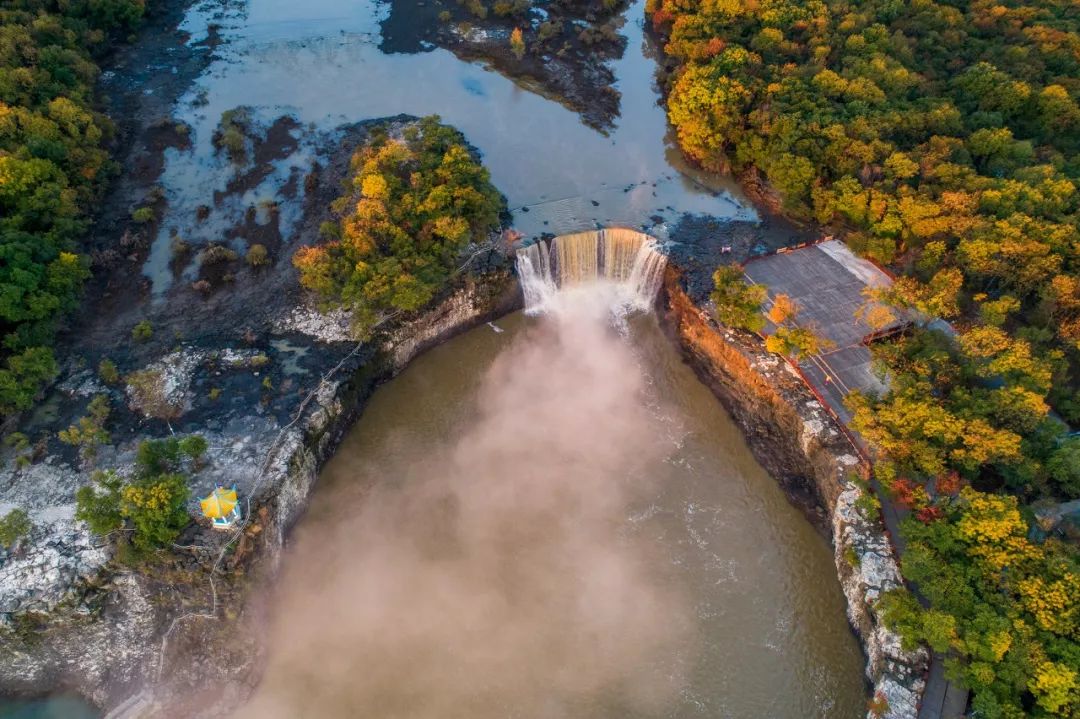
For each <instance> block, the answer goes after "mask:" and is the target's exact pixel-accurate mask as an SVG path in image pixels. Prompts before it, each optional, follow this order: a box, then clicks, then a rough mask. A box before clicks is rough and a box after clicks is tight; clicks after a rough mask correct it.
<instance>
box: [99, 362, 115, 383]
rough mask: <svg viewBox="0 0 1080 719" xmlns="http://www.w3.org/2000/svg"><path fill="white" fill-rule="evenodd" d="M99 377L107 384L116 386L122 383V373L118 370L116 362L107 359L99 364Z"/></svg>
mask: <svg viewBox="0 0 1080 719" xmlns="http://www.w3.org/2000/svg"><path fill="white" fill-rule="evenodd" d="M98 377H100V378H101V381H102V382H104V383H105V384H116V383H117V382H119V381H120V371H119V370H117V368H116V363H115V362H113V361H112V360H111V359H109V358H108V357H105V358H103V359H102V360H101V361H100V362H98Z"/></svg>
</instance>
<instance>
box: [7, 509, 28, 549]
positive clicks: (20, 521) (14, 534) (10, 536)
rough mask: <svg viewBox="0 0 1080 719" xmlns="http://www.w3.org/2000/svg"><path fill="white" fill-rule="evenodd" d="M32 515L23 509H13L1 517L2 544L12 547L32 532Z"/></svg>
mask: <svg viewBox="0 0 1080 719" xmlns="http://www.w3.org/2000/svg"><path fill="white" fill-rule="evenodd" d="M31 526H32V525H31V524H30V517H29V516H27V514H26V512H25V511H24V510H22V509H13V510H11V511H10V512H8V513H7V514H5V515H4V516H3V517H0V546H2V547H4V548H5V549H11V548H12V547H14V546H15V544H16V543H17V542H18V541H19V540H21V539H23V538H25V537H26V536H27V535H29V534H30V529H31Z"/></svg>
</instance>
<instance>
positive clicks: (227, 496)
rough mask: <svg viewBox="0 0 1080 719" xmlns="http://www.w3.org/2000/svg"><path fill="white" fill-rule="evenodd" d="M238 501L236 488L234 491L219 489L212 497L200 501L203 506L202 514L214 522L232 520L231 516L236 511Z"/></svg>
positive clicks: (212, 493) (211, 494)
mask: <svg viewBox="0 0 1080 719" xmlns="http://www.w3.org/2000/svg"><path fill="white" fill-rule="evenodd" d="M237 502H238V500H237V499H236V487H233V488H232V489H225V488H224V487H218V488H217V489H215V490H214V491H213V492H211V493H210V496H209V497H207V498H206V499H202V500H199V504H200V505H201V506H202V513H203V514H204V515H205V516H207V517H209V518H210V519H214V520H225V521H228V520H230V519H232V517H231V516H230V515H232V514H233V511H234V510H235V509H236V505H237Z"/></svg>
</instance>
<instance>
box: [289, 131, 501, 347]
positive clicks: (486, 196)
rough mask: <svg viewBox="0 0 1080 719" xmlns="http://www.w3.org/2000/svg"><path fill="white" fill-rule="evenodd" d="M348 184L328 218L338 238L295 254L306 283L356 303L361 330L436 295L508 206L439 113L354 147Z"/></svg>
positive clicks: (332, 301)
mask: <svg viewBox="0 0 1080 719" xmlns="http://www.w3.org/2000/svg"><path fill="white" fill-rule="evenodd" d="M346 189H347V191H346V193H345V194H344V195H342V196H341V197H339V198H338V199H337V200H336V201H335V202H334V205H333V210H334V212H335V213H337V215H338V216H339V217H340V220H339V221H338V222H327V223H325V224H324V225H323V228H322V230H323V234H325V235H327V236H328V237H329V239H330V241H329V242H327V243H326V244H323V245H319V246H316V247H302V248H300V250H298V251H297V253H296V255H295V256H294V257H293V263H294V264H295V265H296V267H297V268H298V269H299V270H300V281H301V283H302V284H303V285H304V286H305V287H307V288H308V289H311V290H314V291H315V292H316V293H318V294H319V295H320V296H321V297H322V298H323V300H324V301H325V302H326V303H327V304H329V305H331V306H344V307H347V308H349V309H350V310H351V311H352V312H353V316H354V321H355V324H356V330H357V332H358V333H359V334H360V335H363V334H364V333H366V332H367V331H369V330H370V329H371V328H373V327H374V326H375V325H376V324H378V323H379V322H380V321H381V320H383V319H384V318H386V317H388V316H392V315H395V314H397V313H400V312H412V311H415V310H419V309H421V308H423V307H424V305H426V304H427V303H428V302H430V301H431V300H432V299H433V298H434V297H435V296H436V294H438V292H439V291H440V290H441V289H442V288H443V287H444V286H445V285H446V283H447V282H448V281H449V280H450V279H451V278H452V277H453V276H454V275H455V274H457V272H458V271H459V270H461V269H463V268H464V266H466V265H467V264H468V262H467V258H464V257H463V256H462V255H463V253H464V252H465V251H466V250H467V248H469V246H470V245H473V244H474V243H478V244H481V245H483V244H486V243H487V241H488V240H489V238H490V235H491V233H492V232H495V231H497V230H498V228H499V226H500V220H499V215H500V213H501V212H503V211H504V210H505V201H504V200H503V198H502V195H500V194H499V192H498V191H497V190H496V189H495V187H494V186H493V185H492V184H491V178H490V175H489V174H488V171H487V169H486V168H485V167H484V166H483V165H481V164H480V162H479V161H478V160H477V159H476V158H475V157H474V156H473V154H472V152H471V151H470V150H469V148H468V146H467V145H466V144H465V139H464V137H462V135H461V133H460V132H458V131H457V130H455V129H453V128H451V127H447V126H446V125H441V124H439V118H438V117H436V116H432V117H426V118H424V119H422V120H420V121H419V122H418V123H416V124H414V125H409V126H407V127H406V128H405V129H404V130H403V132H402V133H401V136H400V137H391V136H390V134H389V132H388V131H387V129H386V128H377V129H375V130H373V131H372V135H371V137H370V138H369V139H368V141H367V142H365V143H364V144H363V145H362V146H361V147H360V148H359V149H358V150H357V151H356V153H355V154H354V155H353V157H352V160H351V175H350V177H349V179H348V181H347V185H346Z"/></svg>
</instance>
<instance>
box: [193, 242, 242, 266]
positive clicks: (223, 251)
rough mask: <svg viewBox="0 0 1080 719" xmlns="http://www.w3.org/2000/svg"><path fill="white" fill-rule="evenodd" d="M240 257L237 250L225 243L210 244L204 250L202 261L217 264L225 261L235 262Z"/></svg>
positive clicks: (207, 263) (202, 262)
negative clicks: (226, 245)
mask: <svg viewBox="0 0 1080 719" xmlns="http://www.w3.org/2000/svg"><path fill="white" fill-rule="evenodd" d="M239 257H240V255H238V254H236V251H235V250H232V249H230V248H228V247H225V246H224V245H210V246H209V247H207V248H206V249H205V250H203V251H202V255H201V256H200V262H201V264H203V265H217V264H220V263H223V262H233V261H235V260H236V259H238V258H239Z"/></svg>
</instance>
